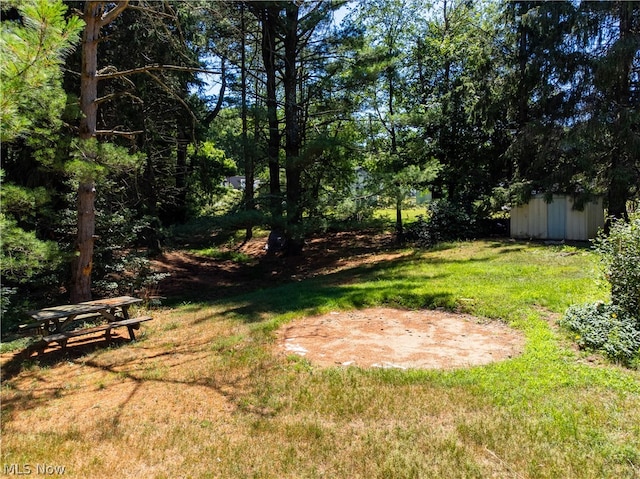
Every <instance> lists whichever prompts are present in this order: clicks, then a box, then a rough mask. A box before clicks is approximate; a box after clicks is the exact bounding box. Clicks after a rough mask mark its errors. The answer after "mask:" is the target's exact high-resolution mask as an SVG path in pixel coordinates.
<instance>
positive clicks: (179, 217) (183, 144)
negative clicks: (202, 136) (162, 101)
mask: <svg viewBox="0 0 640 479" xmlns="http://www.w3.org/2000/svg"><path fill="white" fill-rule="evenodd" d="M177 141H178V144H177V150H176V174H175V180H176V191H177V197H176V206H175V210H174V211H173V218H172V219H173V221H177V222H178V223H184V222H185V221H186V219H187V178H188V177H189V165H188V164H187V146H188V145H189V138H188V135H187V134H186V133H185V131H184V129H183V128H182V127H178V140H177Z"/></svg>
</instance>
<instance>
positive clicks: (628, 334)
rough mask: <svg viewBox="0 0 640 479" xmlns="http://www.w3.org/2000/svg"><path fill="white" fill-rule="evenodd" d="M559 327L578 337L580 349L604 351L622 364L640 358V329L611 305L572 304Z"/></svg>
mask: <svg viewBox="0 0 640 479" xmlns="http://www.w3.org/2000/svg"><path fill="white" fill-rule="evenodd" d="M560 324H561V325H562V326H563V327H565V328H567V329H568V330H569V331H571V332H573V333H575V334H576V342H577V343H578V345H579V346H580V347H581V348H585V349H593V350H600V351H603V352H604V353H605V354H606V355H607V356H609V357H610V358H611V359H613V360H615V361H619V362H621V363H623V364H627V365H629V364H631V363H632V362H633V361H634V360H637V359H638V358H639V357H640V330H639V329H638V328H637V327H636V324H635V321H634V320H633V318H632V317H630V316H629V315H628V313H627V312H626V311H625V310H624V309H623V308H621V307H619V306H617V305H614V304H610V303H603V302H598V303H592V304H586V305H582V306H577V305H573V306H571V307H569V309H567V311H566V313H565V315H564V317H563V318H562V319H561V320H560Z"/></svg>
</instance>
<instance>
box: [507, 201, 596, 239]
mask: <svg viewBox="0 0 640 479" xmlns="http://www.w3.org/2000/svg"><path fill="white" fill-rule="evenodd" d="M602 227H604V208H603V206H602V198H598V199H597V200H595V201H592V202H589V203H587V204H585V205H584V209H583V210H582V211H579V210H576V209H574V208H573V199H572V198H571V197H570V196H567V195H553V200H552V201H551V202H550V203H547V202H546V200H545V198H544V195H542V194H539V195H534V196H532V197H531V200H529V203H527V204H526V205H522V206H516V207H514V208H512V209H511V237H512V238H535V239H552V240H573V241H587V240H589V239H592V238H595V237H596V235H597V234H598V230H599V229H600V228H602Z"/></svg>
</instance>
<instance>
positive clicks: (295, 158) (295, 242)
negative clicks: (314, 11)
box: [284, 3, 303, 255]
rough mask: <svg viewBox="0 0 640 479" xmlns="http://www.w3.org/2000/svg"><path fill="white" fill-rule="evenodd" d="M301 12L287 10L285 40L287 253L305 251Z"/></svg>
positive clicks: (295, 9)
mask: <svg viewBox="0 0 640 479" xmlns="http://www.w3.org/2000/svg"><path fill="white" fill-rule="evenodd" d="M298 13H299V7H298V6H297V5H296V4H295V3H290V4H288V5H287V8H286V18H285V28H286V31H285V39H284V95H285V102H284V116H285V139H286V143H285V158H286V159H285V171H286V176H287V231H286V234H287V254H292V255H297V254H300V253H301V252H302V246H303V232H302V182H301V175H302V169H301V165H300V143H301V141H300V110H299V106H300V105H299V103H298V95H297V91H298V69H297V65H296V63H297V62H296V60H297V57H298Z"/></svg>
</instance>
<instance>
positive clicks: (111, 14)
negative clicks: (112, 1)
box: [98, 0, 129, 28]
mask: <svg viewBox="0 0 640 479" xmlns="http://www.w3.org/2000/svg"><path fill="white" fill-rule="evenodd" d="M128 6H129V0H123V1H120V2H118V3H117V4H116V6H115V7H113V8H112V9H111V10H109V11H108V12H105V13H103V14H102V17H101V18H100V20H99V21H98V23H99V25H100V28H102V27H104V26H105V25H109V24H110V23H111V22H113V21H114V20H115V19H116V18H117V17H118V15H120V14H121V13H122V12H123V11H124V10H125V9H126V8H127V7H128Z"/></svg>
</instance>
